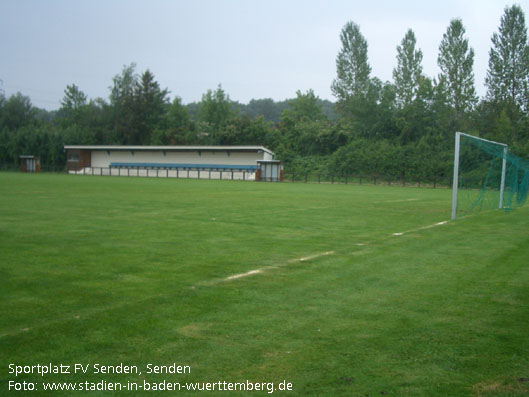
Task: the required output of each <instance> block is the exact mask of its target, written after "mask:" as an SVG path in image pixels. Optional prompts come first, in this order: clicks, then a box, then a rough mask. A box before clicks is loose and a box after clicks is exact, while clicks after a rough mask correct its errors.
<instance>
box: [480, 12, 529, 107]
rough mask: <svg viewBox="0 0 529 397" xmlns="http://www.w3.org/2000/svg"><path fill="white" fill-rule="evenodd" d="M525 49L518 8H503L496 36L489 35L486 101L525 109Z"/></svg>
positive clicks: (528, 70)
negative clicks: (490, 44)
mask: <svg viewBox="0 0 529 397" xmlns="http://www.w3.org/2000/svg"><path fill="white" fill-rule="evenodd" d="M528 76H529V46H528V43H527V28H526V26H525V16H524V12H523V10H522V9H521V7H520V6H518V5H513V6H512V7H510V8H509V7H507V8H505V12H504V14H503V16H502V17H501V22H500V28H499V33H494V34H493V35H492V48H491V49H490V52H489V69H488V71H487V77H486V80H485V84H486V85H487V88H488V91H487V99H489V100H491V101H493V102H508V103H511V104H515V105H518V106H520V107H522V106H523V107H525V108H526V110H528V109H527V108H528V103H527V101H528V99H529V98H528V78H529V77H528Z"/></svg>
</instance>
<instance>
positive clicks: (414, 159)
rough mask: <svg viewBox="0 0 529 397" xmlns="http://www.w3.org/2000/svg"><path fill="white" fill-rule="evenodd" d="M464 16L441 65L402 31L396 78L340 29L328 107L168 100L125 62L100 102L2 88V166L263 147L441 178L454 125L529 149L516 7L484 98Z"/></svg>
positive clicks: (362, 169)
mask: <svg viewBox="0 0 529 397" xmlns="http://www.w3.org/2000/svg"><path fill="white" fill-rule="evenodd" d="M465 33H466V32H465V27H464V24H463V21H462V20H461V19H453V20H452V21H450V24H449V26H448V28H447V30H446V33H445V34H444V35H443V37H442V40H441V44H440V46H439V54H438V65H439V68H440V70H441V73H440V74H439V75H438V76H436V77H434V78H432V77H428V76H426V75H425V74H424V72H423V69H422V57H423V55H422V51H421V50H420V49H419V48H417V43H416V37H415V34H414V32H413V31H412V30H411V29H410V30H408V31H407V32H406V34H405V36H404V38H403V39H402V41H401V43H400V44H399V45H398V46H397V57H396V66H395V68H394V70H393V81H392V82H382V81H381V80H380V79H378V78H377V77H372V76H371V66H370V64H369V58H368V44H367V41H366V40H365V38H364V37H363V35H362V33H361V30H360V27H359V26H358V25H357V24H355V23H354V22H348V23H347V24H346V25H345V26H344V27H343V29H342V32H341V35H340V40H341V44H342V46H341V50H340V52H339V53H338V56H337V59H336V68H337V75H336V78H335V79H334V81H333V82H332V86H331V89H332V92H333V94H334V95H335V97H336V103H335V104H333V103H330V102H329V101H323V100H321V99H320V98H318V97H317V96H316V95H315V93H314V92H313V91H312V90H308V91H306V92H301V91H298V92H297V93H296V97H295V98H293V99H291V100H288V101H283V102H274V101H273V100H271V99H259V100H252V101H251V102H250V103H249V104H247V105H243V104H240V103H237V102H234V101H232V100H231V99H230V97H229V95H228V94H227V93H226V92H225V91H224V90H223V89H222V87H221V86H220V85H219V86H218V87H217V88H216V89H214V90H208V91H207V92H206V93H205V94H204V95H203V96H202V100H201V101H200V102H199V103H192V104H188V105H184V104H183V103H182V101H181V99H180V98H178V97H176V98H175V99H173V100H172V101H170V99H169V92H168V90H167V89H162V88H161V87H160V85H159V83H158V82H156V80H155V77H154V75H153V74H152V73H151V72H150V71H149V70H146V71H145V72H143V73H141V74H137V73H136V70H135V65H134V64H131V65H129V66H125V67H124V68H123V70H122V71H121V73H120V74H118V75H116V76H115V77H114V79H113V81H112V86H111V89H110V95H109V98H108V100H103V99H95V100H89V99H88V98H87V96H86V95H85V94H84V93H83V92H82V91H81V90H80V89H79V87H77V86H76V85H74V84H72V85H69V86H67V87H66V89H65V95H64V98H63V100H62V102H61V108H60V109H59V110H58V111H55V112H46V111H43V110H39V109H36V108H35V107H33V106H32V105H31V102H30V101H29V98H27V97H25V96H23V95H21V94H16V95H13V96H11V97H9V98H5V97H4V95H2V93H1V92H0V163H16V162H17V158H18V155H19V154H22V153H26V154H27V153H31V154H38V155H40V156H41V162H42V163H43V164H49V165H62V164H64V160H65V159H64V154H63V153H62V147H63V145H64V144H134V145H148V144H156V145H186V144H213V145H224V144H231V145H243V144H252V145H264V146H267V147H269V148H270V149H272V150H274V151H275V152H276V155H277V157H278V158H279V159H281V160H283V161H284V163H285V166H286V169H287V172H288V171H295V172H298V173H300V172H311V171H317V172H324V173H325V172H327V173H333V174H343V173H347V174H354V173H356V174H364V175H372V174H386V175H390V176H394V177H399V176H403V175H405V176H407V177H412V178H420V179H422V180H425V179H428V178H431V179H432V178H433V177H443V176H448V175H449V174H450V172H451V157H452V146H453V133H454V131H457V130H460V131H466V132H469V133H471V134H475V135H480V136H482V137H485V138H488V139H492V140H497V141H501V142H506V143H508V144H509V145H510V146H511V149H512V150H514V151H515V152H516V153H517V154H518V155H522V156H526V157H527V156H529V119H528V112H529V43H528V39H527V28H526V25H525V15H524V13H523V10H522V9H521V8H520V7H519V6H516V5H515V6H512V7H508V8H506V9H505V12H504V14H503V16H502V17H501V21H500V27H499V30H498V32H497V33H495V34H494V35H493V36H492V47H491V49H490V53H489V65H488V72H487V78H486V82H485V84H486V86H487V95H486V97H485V98H481V99H480V98H478V97H477V95H476V91H475V82H474V73H473V67H474V65H473V63H474V51H473V49H472V47H471V46H470V43H469V40H468V38H466V36H465Z"/></svg>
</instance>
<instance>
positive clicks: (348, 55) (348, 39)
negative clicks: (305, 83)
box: [331, 22, 371, 103]
mask: <svg viewBox="0 0 529 397" xmlns="http://www.w3.org/2000/svg"><path fill="white" fill-rule="evenodd" d="M340 40H341V42H342V48H341V50H340V52H339V53H338V56H337V58H336V72H337V77H336V79H334V81H333V83H332V86H331V90H332V92H333V94H334V96H335V97H336V98H337V99H338V102H339V103H345V102H347V101H348V100H349V99H350V98H360V97H363V96H365V95H367V92H368V90H369V86H370V77H369V75H370V73H371V66H369V62H368V58H367V41H366V39H365V38H364V36H363V35H362V33H361V32H360V26H358V25H357V24H356V23H354V22H347V23H346V24H345V26H344V27H343V29H342V32H341V34H340Z"/></svg>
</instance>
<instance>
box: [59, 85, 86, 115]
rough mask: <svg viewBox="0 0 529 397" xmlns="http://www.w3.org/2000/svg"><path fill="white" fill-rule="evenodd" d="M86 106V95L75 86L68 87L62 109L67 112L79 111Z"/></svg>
mask: <svg viewBox="0 0 529 397" xmlns="http://www.w3.org/2000/svg"><path fill="white" fill-rule="evenodd" d="M85 105H86V95H85V93H84V92H83V91H81V90H80V89H79V87H77V86H76V85H75V84H72V85H67V86H66V89H65V90H64V98H63V99H62V101H61V107H62V108H63V109H65V110H68V111H72V110H79V109H80V108H81V107H82V106H85Z"/></svg>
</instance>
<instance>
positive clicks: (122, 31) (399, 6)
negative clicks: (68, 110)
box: [0, 0, 529, 110]
mask: <svg viewBox="0 0 529 397" xmlns="http://www.w3.org/2000/svg"><path fill="white" fill-rule="evenodd" d="M516 3H517V4H519V5H521V7H522V8H523V10H524V11H525V12H526V14H527V11H528V10H529V0H521V1H517V2H516ZM512 4H513V3H512V2H505V1H503V0H459V1H456V0H443V1H429V0H400V1H390V0H371V1H366V0H361V1H357V0H171V1H169V0H149V1H147V0H145V1H143V0H86V1H85V0H76V1H73V0H72V1H69V0H0V37H1V39H0V80H2V82H1V83H0V84H1V85H0V88H1V89H3V90H4V92H5V94H6V95H7V96H9V95H11V94H13V93H16V92H17V91H20V92H22V93H23V94H24V95H27V96H29V97H30V98H31V100H32V103H33V104H34V105H35V106H38V107H42V108H46V109H49V110H53V109H57V108H59V107H60V101H61V99H62V98H63V95H64V89H65V88H66V85H67V84H76V85H77V86H79V88H80V89H81V90H82V91H83V92H84V93H85V94H87V95H88V97H89V98H97V97H101V98H104V99H108V95H109V92H110V91H109V87H110V86H111V85H112V78H113V77H114V76H115V75H116V74H119V73H121V70H122V69H123V66H124V65H129V64H130V63H132V62H134V63H136V65H137V67H136V71H137V72H138V73H142V72H143V71H145V70H146V69H149V70H150V71H151V72H152V73H153V74H154V76H155V78H156V80H157V81H158V82H159V83H160V85H161V87H162V88H168V89H169V91H170V96H171V98H174V97H175V96H179V97H181V98H182V100H183V102H184V103H189V102H193V101H199V100H200V99H201V97H202V94H204V93H205V92H206V91H207V90H208V89H215V88H216V87H217V86H218V84H221V85H222V87H223V89H224V90H225V91H226V92H227V93H228V94H229V95H230V98H231V99H232V100H235V101H239V102H242V103H247V102H248V101H250V100H251V99H259V98H273V99H274V100H276V101H279V100H284V99H286V98H292V97H295V95H296V91H297V90H301V91H303V92H305V91H306V90H308V89H313V90H314V92H315V93H316V95H318V96H319V97H320V98H322V99H329V100H334V97H333V96H332V93H331V90H330V85H331V83H332V80H333V79H334V78H335V76H336V64H335V60H336V55H337V54H338V51H339V50H340V38H339V36H340V31H341V29H342V27H343V26H344V24H345V23H346V22H347V21H354V22H356V23H357V24H359V25H360V29H361V32H362V34H363V35H364V37H365V38H366V40H367V42H368V54H369V63H370V65H371V67H372V77H375V76H376V77H378V78H380V79H381V80H383V81H386V80H389V81H392V70H393V68H394V67H395V64H396V46H397V45H398V44H399V43H400V42H401V40H402V38H403V37H404V34H405V33H406V31H407V30H408V29H409V28H411V29H413V31H414V32H415V35H416V37H417V46H418V47H419V48H420V49H421V50H422V51H423V54H424V58H423V67H424V72H425V73H426V75H428V76H430V77H436V76H437V75H438V73H439V68H438V66H437V55H438V49H439V44H440V42H441V39H442V36H443V33H445V32H446V28H447V27H448V25H449V23H450V20H451V19H453V18H457V17H459V18H461V19H462V20H463V24H464V26H465V27H466V31H467V37H468V38H469V40H470V45H471V46H472V47H473V48H474V50H475V60H474V71H475V81H476V89H477V92H478V94H479V95H484V94H485V87H484V79H485V75H486V71H487V65H488V52H489V49H490V46H491V41H490V39H491V36H492V34H493V33H494V32H497V31H498V27H499V24H500V18H501V16H502V15H503V11H504V8H505V7H506V6H511V5H512Z"/></svg>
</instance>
